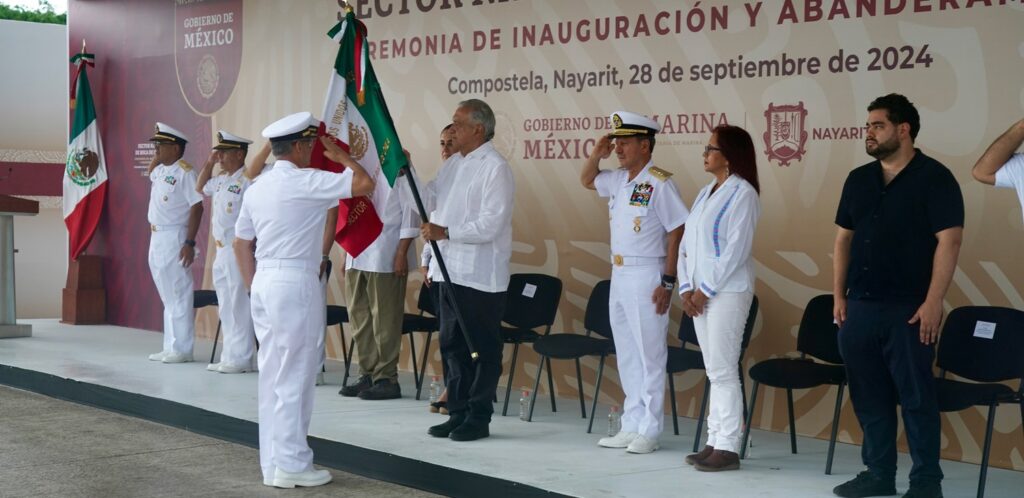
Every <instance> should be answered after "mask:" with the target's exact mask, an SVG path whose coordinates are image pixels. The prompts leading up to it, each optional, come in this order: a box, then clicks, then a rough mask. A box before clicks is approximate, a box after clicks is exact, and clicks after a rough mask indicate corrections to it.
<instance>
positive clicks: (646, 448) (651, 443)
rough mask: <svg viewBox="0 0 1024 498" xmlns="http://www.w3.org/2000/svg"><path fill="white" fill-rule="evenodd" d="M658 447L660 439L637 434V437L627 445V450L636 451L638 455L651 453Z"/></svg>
mask: <svg viewBox="0 0 1024 498" xmlns="http://www.w3.org/2000/svg"><path fill="white" fill-rule="evenodd" d="M656 449H658V440H657V439H651V438H648V437H646V436H637V437H636V439H634V440H633V442H631V443H629V446H627V447H626V451H628V452H630V453H636V454H638V455H643V454H646V453H651V452H653V451H654V450H656Z"/></svg>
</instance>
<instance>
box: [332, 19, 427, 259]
mask: <svg viewBox="0 0 1024 498" xmlns="http://www.w3.org/2000/svg"><path fill="white" fill-rule="evenodd" d="M327 35H328V36H330V37H331V39H333V40H334V41H336V42H338V43H339V44H340V47H339V48H338V56H337V58H336V59H335V61H334V68H333V69H332V71H331V79H330V82H329V83H328V87H327V99H326V102H325V103H324V111H323V120H324V121H323V123H321V125H320V135H328V136H330V137H332V139H333V140H335V141H336V142H337V143H339V145H341V147H342V148H344V149H345V150H347V151H348V153H349V154H350V155H351V156H352V158H353V159H355V160H356V161H358V162H359V164H361V165H362V166H363V167H364V168H366V171H367V173H369V174H370V176H371V177H373V178H374V179H376V180H377V189H376V190H375V193H378V192H381V191H382V189H385V190H384V191H385V192H386V189H389V188H390V187H392V186H394V184H395V178H397V177H398V172H399V170H401V169H402V167H403V166H405V165H406V163H407V160H406V158H405V154H404V153H403V152H402V144H401V143H400V142H399V140H398V133H397V132H396V131H395V124H394V122H393V121H392V120H391V114H390V113H389V112H388V107H387V105H386V104H385V103H384V95H383V94H382V93H381V91H380V84H379V83H378V82H377V75H376V74H375V73H374V72H373V67H372V66H371V65H370V57H369V46H368V43H367V41H366V25H364V24H363V23H362V22H361V21H359V20H357V19H356V18H355V16H354V15H353V14H352V11H351V9H348V11H347V13H346V15H345V19H344V20H342V21H341V22H339V23H338V24H337V25H335V26H334V28H333V29H331V30H330V31H329V32H328V33H327ZM312 162H313V166H314V167H317V168H320V169H325V170H328V171H335V172H339V171H342V170H343V169H344V167H343V166H342V165H340V164H338V163H335V162H333V161H330V160H328V159H327V158H325V157H324V156H323V145H322V144H321V143H320V142H319V141H317V143H316V147H315V148H314V149H313V160H312ZM385 179H386V180H387V185H386V186H385V185H384V184H383V181H384V180H385ZM382 228H383V224H382V223H381V221H380V217H379V216H378V215H377V210H376V209H375V207H374V205H373V201H372V199H371V198H370V197H357V198H354V199H344V200H342V201H341V203H340V207H339V210H338V226H337V232H336V234H335V240H336V241H337V242H338V244H339V245H341V247H342V248H344V249H345V251H346V252H347V253H349V254H351V255H352V256H353V257H356V256H359V254H360V253H362V252H363V250H364V249H366V248H367V246H369V245H370V244H372V243H373V241H374V240H376V239H377V236H378V235H380V232H381V230H382Z"/></svg>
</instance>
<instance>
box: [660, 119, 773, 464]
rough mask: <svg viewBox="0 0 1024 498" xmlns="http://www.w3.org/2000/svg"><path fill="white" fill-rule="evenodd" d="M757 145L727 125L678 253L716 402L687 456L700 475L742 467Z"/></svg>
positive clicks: (712, 145)
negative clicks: (743, 361) (702, 436)
mask: <svg viewBox="0 0 1024 498" xmlns="http://www.w3.org/2000/svg"><path fill="white" fill-rule="evenodd" d="M755 154H756V153H755V149H754V142H753V140H751V138H750V134H748V133H747V132H746V131H745V130H744V129H742V128H739V127H737V126H730V125H722V126H718V127H717V128H715V129H714V130H712V132H711V139H710V140H709V142H708V145H707V146H706V147H705V148H704V171H706V172H708V173H710V174H711V175H712V176H713V177H714V179H713V180H712V181H711V182H710V183H709V184H708V185H707V186H706V187H704V188H703V189H701V191H700V193H699V194H697V200H696V201H694V204H693V207H692V208H691V211H690V218H689V219H687V221H686V232H685V233H684V235H683V242H682V244H681V245H680V247H679V252H680V254H679V294H680V296H681V297H682V303H683V311H684V312H685V313H686V314H687V315H689V316H691V317H693V324H694V328H695V329H696V331H697V340H698V341H699V342H700V350H701V354H702V355H703V356H704V366H705V369H706V371H707V375H708V379H710V380H711V396H710V398H711V400H710V405H711V406H710V409H709V412H708V424H707V425H708V440H707V445H706V446H705V447H704V449H703V450H701V452H700V453H695V454H693V455H689V456H687V457H686V463H688V464H690V465H693V466H694V467H695V468H696V469H697V470H701V471H707V472H717V471H722V470H736V469H739V468H740V459H739V445H740V436H741V434H740V432H741V431H740V426H741V424H742V420H743V394H742V388H741V387H740V377H739V364H738V363H739V357H740V347H741V343H742V340H743V328H744V325H745V324H746V318H747V311H748V309H749V308H750V301H751V300H752V299H753V296H754V267H753V264H752V261H751V256H750V251H751V246H752V244H753V239H754V230H755V229H756V227H757V219H758V217H759V216H760V213H761V204H760V201H759V200H758V193H759V191H760V190H759V186H758V181H757V159H756V155H755Z"/></svg>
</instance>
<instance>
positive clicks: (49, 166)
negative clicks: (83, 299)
mask: <svg viewBox="0 0 1024 498" xmlns="http://www.w3.org/2000/svg"><path fill="white" fill-rule="evenodd" d="M0 60H3V61H4V77H3V78H0V193H5V194H10V195H17V196H20V197H29V198H31V199H34V200H37V201H39V215H37V216H32V217H29V216H18V217H15V219H14V244H15V247H16V248H17V249H18V254H16V255H15V267H14V273H15V285H16V288H17V296H16V299H17V314H18V318H21V319H25V318H56V317H59V316H60V294H61V289H62V288H63V287H64V279H65V276H66V274H67V230H66V229H65V228H64V220H63V212H62V209H61V198H60V197H59V196H60V192H61V184H60V183H61V175H62V174H63V173H62V170H63V163H64V156H65V154H66V150H67V116H68V86H67V81H68V67H69V64H68V55H67V27H66V26H60V25H54V24H39V23H28V22H19V21H0Z"/></svg>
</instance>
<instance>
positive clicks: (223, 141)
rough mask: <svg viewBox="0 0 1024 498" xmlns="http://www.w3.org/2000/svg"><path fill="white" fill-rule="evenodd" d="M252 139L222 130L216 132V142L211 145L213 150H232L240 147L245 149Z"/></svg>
mask: <svg viewBox="0 0 1024 498" xmlns="http://www.w3.org/2000/svg"><path fill="white" fill-rule="evenodd" d="M251 143H252V140H248V139H245V138H242V137H240V136H238V135H232V134H230V133H228V132H226V131H224V130H219V131H218V132H217V144H216V145H214V146H213V149H214V150H233V149H242V150H246V149H248V148H249V144H251Z"/></svg>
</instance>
